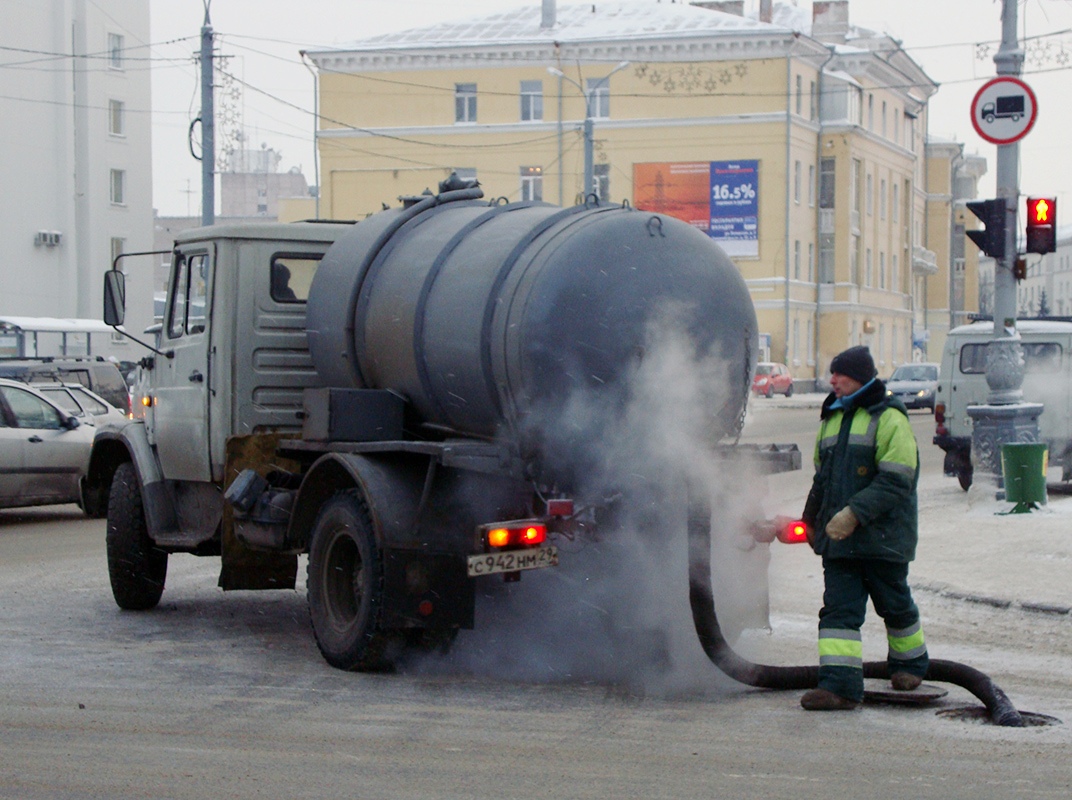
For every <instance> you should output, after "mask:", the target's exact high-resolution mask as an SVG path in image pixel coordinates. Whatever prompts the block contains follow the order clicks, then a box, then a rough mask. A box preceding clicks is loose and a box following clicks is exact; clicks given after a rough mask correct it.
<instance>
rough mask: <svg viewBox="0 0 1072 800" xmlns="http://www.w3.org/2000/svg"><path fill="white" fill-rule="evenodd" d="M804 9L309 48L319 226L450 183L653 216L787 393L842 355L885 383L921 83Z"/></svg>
mask: <svg viewBox="0 0 1072 800" xmlns="http://www.w3.org/2000/svg"><path fill="white" fill-rule="evenodd" d="M813 7H814V16H813V17H811V18H809V17H808V16H807V15H806V12H804V11H803V10H802V9H799V8H797V7H796V6H795V5H786V4H777V3H776V4H771V3H770V2H768V1H767V0H763V1H762V2H760V3H759V15H758V18H757V19H751V18H747V17H745V16H743V13H742V12H743V11H744V2H743V1H742V0H725V2H704V3H693V4H686V3H684V2H676V3H672V2H669V0H663V1H662V2H659V1H658V0H598V1H597V2H595V3H592V2H587V3H583V4H580V5H561V6H557V7H556V5H555V3H554V2H553V0H544V2H543V3H542V5H541V3H540V0H533V2H532V5H531V7H528V8H523V9H516V10H511V11H505V12H502V13H498V14H493V15H489V16H485V17H482V18H476V19H464V20H460V21H458V22H454V23H445V24H439V25H433V26H429V27H424V28H414V29H412V30H409V31H405V32H402V33H396V34H387V35H381V36H376V37H372V38H369V39H366V40H363V41H360V42H355V43H353V44H351V45H348V46H342V47H339V48H336V49H331V50H320V51H316V52H309V53H307V54H306V55H307V56H308V57H309V58H310V60H311V61H312V62H313V64H314V65H315V66H316V69H317V74H318V107H319V114H320V129H319V131H318V135H317V140H318V155H319V161H320V163H319V174H320V186H321V193H320V200H319V208H318V213H319V215H320V216H321V217H327V218H336V219H348V218H349V219H353V218H361V217H363V216H365V215H366V214H369V213H372V212H374V211H377V210H379V209H380V208H381V207H382V206H383V204H385V203H386V204H393V203H394V202H395V201H396V200H397V198H398V197H399V196H405V195H414V194H419V193H420V192H421V191H423V190H424V189H425V188H431V189H433V190H434V189H435V187H436V185H437V184H438V182H439V181H441V180H443V179H444V178H445V177H447V176H448V175H449V174H450V173H451V172H452V171H454V172H458V173H459V174H460V175H461V176H462V177H475V178H477V179H478V180H479V181H480V183H481V185H482V186H483V188H484V191H485V194H486V195H487V196H489V197H492V198H496V197H501V198H505V199H506V200H509V201H534V200H536V201H538V200H543V201H546V202H552V203H559V204H566V205H570V204H573V203H575V202H580V201H584V200H585V199H586V198H587V202H613V203H621V202H627V203H630V204H631V205H634V206H636V207H638V208H641V209H645V210H652V211H658V212H661V213H666V214H670V215H673V216H677V217H680V218H682V219H685V220H687V221H689V222H691V223H692V224H695V225H697V226H698V227H700V228H701V229H703V230H705V231H707V232H708V234H709V235H710V236H712V238H714V239H715V240H716V241H718V242H719V243H720V244H721V245H723V247H724V249H725V250H726V251H727V253H728V254H729V255H730V256H731V257H732V258H733V260H734V262H735V263H736V264H737V266H738V268H739V269H740V270H741V272H742V274H743V276H744V277H745V279H746V281H747V283H748V286H749V288H750V291H751V294H752V299H753V301H754V303H755V306H756V311H757V314H758V317H759V323H760V331H761V332H762V333H761V344H762V345H764V346H765V348H766V349H765V351H764V353H763V357H764V358H765V359H769V360H774V361H784V362H785V363H786V364H788V365H789V366H790V369H791V370H792V372H793V375H794V377H795V378H796V380H797V381H799V382H800V388H806V387H807V386H808V385H809V383H810V382H812V381H815V380H822V379H823V378H824V377H825V373H826V369H827V367H828V366H829V363H830V359H831V357H832V356H833V355H834V354H836V353H837V352H839V351H840V350H842V349H844V348H845V347H847V346H849V345H853V344H868V345H869V346H870V347H871V348H872V350H873V351H874V354H875V360H876V363H878V365H879V369H880V372H881V373H882V374H883V375H888V374H889V373H890V372H892V370H893V368H894V366H896V365H897V364H900V363H903V362H905V361H910V360H912V358H913V338H914V337H913V329H914V327H915V328H916V329H917V330H916V331H915V333H916V336H915V339H916V340H917V341H920V342H922V341H924V340H925V338H926V337H925V336H923V335H921V330H920V329H919V328H920V323H919V322H916V324H915V325H914V318H915V319H918V320H925V319H927V318H928V317H929V316H932V315H929V314H926V313H920V312H921V307H920V304H921V303H924V302H925V301H926V299H927V296H928V293H929V291H930V292H932V291H933V290H929V286H930V284H929V283H928V282H927V281H928V280H929V278H928V277H927V276H931V275H933V276H934V277H935V278H939V276H940V275H941V274H942V268H941V267H939V266H938V264H937V263H936V261H935V256H934V253H933V251H931V250H929V249H928V248H926V247H925V246H924V245H925V239H924V236H925V235H926V232H927V229H928V228H930V227H934V226H933V225H931V224H929V223H928V216H927V215H928V192H929V191H930V188H929V187H928V186H927V183H926V170H925V155H926V154H925V152H924V145H925V140H926V132H927V102H928V99H929V98H930V97H931V95H932V94H933V93H934V92H935V91H936V90H937V86H936V84H934V83H933V81H931V80H930V79H929V78H928V77H927V76H926V74H924V72H923V71H922V69H921V68H920V67H919V65H917V64H916V63H915V62H914V61H913V60H912V59H911V58H910V57H909V56H908V55H907V54H906V53H905V52H904V51H903V50H902V49H901V47H900V43H899V42H897V41H896V40H893V39H891V38H889V37H888V36H885V35H881V34H875V33H873V32H870V31H864V30H859V29H855V28H853V27H852V26H851V25H850V24H849V19H848V10H849V4H848V2H847V0H834V1H833V2H818V1H817V2H814V3H813ZM586 161H588V163H590V164H591V166H590V167H588V166H586ZM586 173H588V174H590V179H586V177H585V176H586ZM586 180H590V183H587V184H586ZM950 218H951V215H950ZM951 224H952V223H951V222H949V221H947V223H946V228H947V229H948V228H949V226H950V225H951ZM945 251H946V252H948V251H949V247H948V246H947V247H946V248H945ZM941 279H942V280H945V279H946V278H941ZM942 303H943V306H942V308H943V309H945V310H944V311H943V314H944V315H945V317H946V323H945V324H946V325H947V322H948V309H949V308H950V305H949V303H948V301H947V300H945V299H943V301H942ZM919 355H920V354H919V353H917V354H916V356H917V358H918V357H919ZM931 357H932V358H933V357H935V356H934V353H932V354H931Z"/></svg>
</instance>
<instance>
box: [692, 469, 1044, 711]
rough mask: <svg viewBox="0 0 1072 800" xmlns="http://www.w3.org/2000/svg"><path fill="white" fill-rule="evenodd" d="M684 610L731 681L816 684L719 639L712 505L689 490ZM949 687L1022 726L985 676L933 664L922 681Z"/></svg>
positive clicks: (808, 674)
mask: <svg viewBox="0 0 1072 800" xmlns="http://www.w3.org/2000/svg"><path fill="white" fill-rule="evenodd" d="M688 547H689V605H690V606H691V608H692V620H693V624H694V625H695V627H696V635H697V636H698V637H699V639H700V646H701V647H703V650H704V652H705V653H706V654H707V657H708V658H710V659H711V661H712V663H714V665H715V666H716V667H718V668H719V669H720V670H722V671H723V672H725V673H726V674H727V675H729V676H730V677H731V678H733V679H734V680H736V681H738V682H740V683H743V684H745V685H747V686H755V687H758V688H761V689H812V688H815V687H816V686H818V685H819V667H818V666H808V667H772V666H767V665H764V664H754V663H752V662H751V661H748V660H746V659H744V658H741V656H739V655H737V653H735V652H734V651H733V648H731V647H730V645H729V643H728V642H727V641H726V638H725V637H724V636H723V634H722V628H721V626H720V625H719V623H718V615H717V614H716V613H715V600H714V592H713V591H712V589H711V506H710V505H709V504H708V503H707V502H705V501H702V500H698V499H697V498H696V497H695V496H694V495H693V493H692V490H691V489H690V493H689V509H688ZM864 677H865V678H883V679H886V678H889V669H888V667H887V664H886V662H885V661H868V662H866V663H865V664H864ZM925 677H926V678H928V679H929V680H933V681H940V682H942V683H952V684H955V685H956V686H960V687H962V688H964V689H967V690H968V691H969V692H971V693H972V694H973V695H975V696H976V697H978V698H979V699H980V700H981V701H982V702H983V705H985V706H986V710H987V711H988V712H989V714H990V719H991V721H992V722H993V723H994V724H995V725H1000V726H1003V727H1009V728H1022V727H1024V721H1023V718H1022V717H1021V716H1020V712H1019V711H1017V710H1016V707H1015V706H1013V704H1012V702H1011V701H1010V700H1009V698H1008V696H1007V695H1006V694H1005V692H1003V691H1002V690H1001V688H1000V687H998V686H997V684H995V683H994V682H993V681H992V680H991V679H990V678H989V677H988V676H986V675H984V674H983V673H982V672H980V671H979V670H977V669H974V668H973V667H969V666H967V665H965V664H959V663H957V662H955V661H941V660H932V661H931V662H930V668H929V669H928V670H927V675H926V676H925Z"/></svg>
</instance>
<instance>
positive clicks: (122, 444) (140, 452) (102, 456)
mask: <svg viewBox="0 0 1072 800" xmlns="http://www.w3.org/2000/svg"><path fill="white" fill-rule="evenodd" d="M125 461H130V462H133V464H134V470H135V472H136V473H137V475H138V483H139V485H140V486H141V498H142V505H143V507H144V509H145V523H146V527H147V529H148V532H149V535H150V536H154V534H157V533H160V532H162V531H169V530H175V528H176V520H177V514H176V511H175V504H174V502H172V499H171V496H170V495H169V494H168V492H167V487H166V485H165V483H164V476H163V474H162V473H161V472H160V465H159V464H158V463H157V461H156V455H155V454H154V453H153V448H152V446H151V445H150V444H149V437H148V435H147V434H146V431H145V423H144V422H141V421H139V420H135V421H133V422H131V423H129V424H127V425H124V426H122V427H121V428H111V429H104V430H101V431H99V432H98V433H97V435H96V437H94V439H93V450H92V452H91V454H90V457H89V468H88V470H87V472H86V481H85V486H84V489H83V497H84V498H85V501H86V502H88V503H89V504H90V505H91V506H92V507H93V509H94V511H96V512H97V513H95V514H94V513H93V511H90V510H89V508H87V513H90V514H92V515H94V516H104V514H105V512H106V511H107V507H108V493H109V491H110V490H111V487H112V476H113V475H115V471H116V469H117V468H118V467H119V465H120V464H122V463H123V462H125Z"/></svg>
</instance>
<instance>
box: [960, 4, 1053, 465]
mask: <svg viewBox="0 0 1072 800" xmlns="http://www.w3.org/2000/svg"><path fill="white" fill-rule="evenodd" d="M1016 12H1017V0H1002V8H1001V47H1000V48H999V49H998V52H997V54H996V55H995V56H994V64H995V66H996V68H997V73H998V77H999V78H1000V77H1010V78H1016V79H1018V77H1019V75H1020V74H1021V71H1022V68H1023V63H1024V51H1023V50H1022V49H1021V48H1020V43H1019V40H1018V38H1017V33H1016ZM973 113H975V112H974V111H973ZM997 148H998V154H997V162H998V164H997V166H998V169H997V201H996V206H995V207H1000V206H1001V205H1004V209H1003V210H1004V214H1005V218H1004V219H1003V220H997V219H995V220H994V225H995V227H997V228H1000V229H1001V230H1002V233H1003V235H1004V252H1003V253H1000V254H999V253H993V254H992V255H993V257H994V316H993V319H994V332H993V338H992V339H991V340H990V344H989V345H988V346H987V351H986V382H987V385H988V386H989V387H990V393H989V396H988V397H987V402H986V404H985V405H970V406H968V416H969V417H971V419H972V445H971V449H972V459H973V461H975V462H976V464H977V465H978V467H979V469H980V470H981V471H983V472H987V473H989V474H991V475H996V476H997V477H998V481H999V485H1000V482H1001V478H1002V472H1003V470H1002V448H1003V446H1004V445H1006V444H1010V443H1014V442H1020V443H1023V442H1037V441H1038V436H1039V428H1038V418H1039V415H1040V414H1041V413H1042V410H1043V406H1042V403H1025V402H1023V398H1024V393H1023V389H1022V386H1023V382H1024V356H1023V348H1022V347H1021V346H1020V334H1019V333H1018V332H1017V330H1016V279H1015V277H1014V276H1013V268H1014V266H1015V264H1016V259H1017V256H1018V246H1017V225H1016V212H1017V209H1018V207H1019V205H1020V202H1019V198H1020V177H1019V171H1018V164H1019V161H1020V142H1019V139H1017V140H1016V141H1013V142H1010V143H1007V144H998V145H997ZM1001 201H1004V203H1001Z"/></svg>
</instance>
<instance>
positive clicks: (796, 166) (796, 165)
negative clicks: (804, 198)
mask: <svg viewBox="0 0 1072 800" xmlns="http://www.w3.org/2000/svg"><path fill="white" fill-rule="evenodd" d="M793 202H794V203H800V162H799V161H795V162H793Z"/></svg>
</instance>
